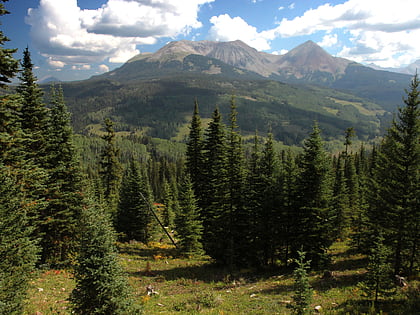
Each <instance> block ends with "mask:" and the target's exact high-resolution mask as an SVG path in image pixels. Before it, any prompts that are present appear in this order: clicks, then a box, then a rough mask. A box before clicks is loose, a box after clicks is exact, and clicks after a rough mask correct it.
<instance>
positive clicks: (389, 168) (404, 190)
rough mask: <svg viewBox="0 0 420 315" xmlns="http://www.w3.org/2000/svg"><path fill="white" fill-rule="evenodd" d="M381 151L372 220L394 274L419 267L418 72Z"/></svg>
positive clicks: (379, 153) (419, 144)
mask: <svg viewBox="0 0 420 315" xmlns="http://www.w3.org/2000/svg"><path fill="white" fill-rule="evenodd" d="M406 93H407V97H406V98H405V99H404V103H405V106H404V107H402V108H400V109H399V112H398V117H397V118H398V119H397V120H394V121H393V123H392V126H391V128H390V129H389V130H388V132H387V134H386V135H385V138H384V141H383V143H382V145H381V148H380V150H379V152H378V161H377V165H376V168H375V171H374V180H375V181H374V187H373V188H374V189H377V191H373V190H372V193H374V195H373V204H371V208H370V211H369V213H370V219H371V222H372V224H373V226H374V227H375V228H376V229H378V230H379V231H380V232H381V233H382V234H383V236H384V239H385V241H384V242H385V245H387V246H389V247H390V248H391V250H392V253H393V267H394V273H395V274H399V273H401V272H403V271H405V272H408V273H412V272H413V271H414V269H415V268H418V266H419V263H418V259H419V254H418V240H419V236H420V205H419V196H420V181H419V178H420V175H419V174H420V173H419V172H420V109H419V104H420V98H419V93H420V92H419V79H418V76H417V75H415V77H414V78H413V80H412V82H411V85H410V89H409V90H407V91H406Z"/></svg>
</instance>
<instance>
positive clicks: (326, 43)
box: [318, 34, 338, 47]
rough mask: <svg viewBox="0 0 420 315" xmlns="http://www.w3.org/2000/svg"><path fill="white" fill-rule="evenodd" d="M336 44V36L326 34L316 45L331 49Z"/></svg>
mask: <svg viewBox="0 0 420 315" xmlns="http://www.w3.org/2000/svg"><path fill="white" fill-rule="evenodd" d="M337 43H338V36H337V34H332V35H331V34H327V35H325V36H324V37H323V38H322V41H321V42H319V43H318V45H319V46H321V47H331V46H334V45H336V44H337Z"/></svg>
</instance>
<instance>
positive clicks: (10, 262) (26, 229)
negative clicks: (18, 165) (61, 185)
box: [0, 163, 38, 315]
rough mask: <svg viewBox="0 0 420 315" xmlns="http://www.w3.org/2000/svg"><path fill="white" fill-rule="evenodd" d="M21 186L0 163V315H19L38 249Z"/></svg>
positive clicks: (8, 169) (11, 173)
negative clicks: (29, 222)
mask: <svg viewBox="0 0 420 315" xmlns="http://www.w3.org/2000/svg"><path fill="white" fill-rule="evenodd" d="M19 187H20V184H19V182H18V180H17V178H16V176H15V175H14V172H13V171H11V170H10V168H8V167H6V166H4V165H3V164H2V163H0V314H16V315H17V314H22V312H23V305H24V304H23V303H24V301H25V299H26V298H27V294H28V288H29V279H30V278H31V277H32V275H31V273H32V272H33V271H34V269H35V262H36V261H37V253H38V247H37V244H36V242H35V240H34V239H33V238H32V230H33V228H32V227H31V226H30V225H29V224H28V217H27V210H28V208H29V207H31V203H28V204H25V198H24V196H23V195H22V192H21V190H20V188H19Z"/></svg>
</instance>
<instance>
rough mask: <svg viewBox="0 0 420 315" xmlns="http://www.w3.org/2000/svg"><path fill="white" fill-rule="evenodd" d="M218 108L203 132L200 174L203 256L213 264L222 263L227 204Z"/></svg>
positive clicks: (225, 240)
mask: <svg viewBox="0 0 420 315" xmlns="http://www.w3.org/2000/svg"><path fill="white" fill-rule="evenodd" d="M224 128H225V127H224V124H223V123H222V117H221V115H220V112H219V109H218V108H216V109H215V110H214V112H213V116H212V120H211V121H210V123H209V126H208V128H207V130H206V140H205V143H204V157H205V164H204V167H203V169H204V172H205V173H204V174H205V178H206V181H205V182H203V188H202V189H203V195H202V198H201V199H200V203H201V205H202V208H201V209H202V210H201V219H202V221H203V245H204V249H205V251H206V253H207V254H208V255H210V256H211V257H213V258H214V259H216V261H218V262H220V263H223V264H226V263H228V261H226V258H227V257H226V253H225V250H226V248H228V242H229V241H228V239H227V238H226V233H227V228H228V226H227V224H228V222H229V221H227V220H228V218H227V217H226V213H228V209H227V205H228V204H229V203H228V201H227V198H228V187H227V182H228V178H227V148H226V134H225V129H224Z"/></svg>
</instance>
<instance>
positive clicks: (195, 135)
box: [185, 100, 204, 204]
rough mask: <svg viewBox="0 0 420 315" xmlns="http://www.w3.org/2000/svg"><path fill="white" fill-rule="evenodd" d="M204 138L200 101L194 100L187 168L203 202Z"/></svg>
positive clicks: (199, 198) (199, 200)
mask: <svg viewBox="0 0 420 315" xmlns="http://www.w3.org/2000/svg"><path fill="white" fill-rule="evenodd" d="M203 146H204V140H203V131H202V127H201V118H200V114H199V111H198V101H197V100H195V101H194V113H193V116H192V119H191V125H190V133H189V137H188V142H187V152H186V162H185V165H186V170H187V172H188V174H189V175H190V177H191V182H192V185H193V189H194V193H195V195H196V198H197V199H198V202H199V204H201V199H202V198H203V192H202V184H203V181H204V178H203V177H204V173H203V172H204V169H203V167H204V155H203V154H204V152H203V150H204V147H203Z"/></svg>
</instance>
